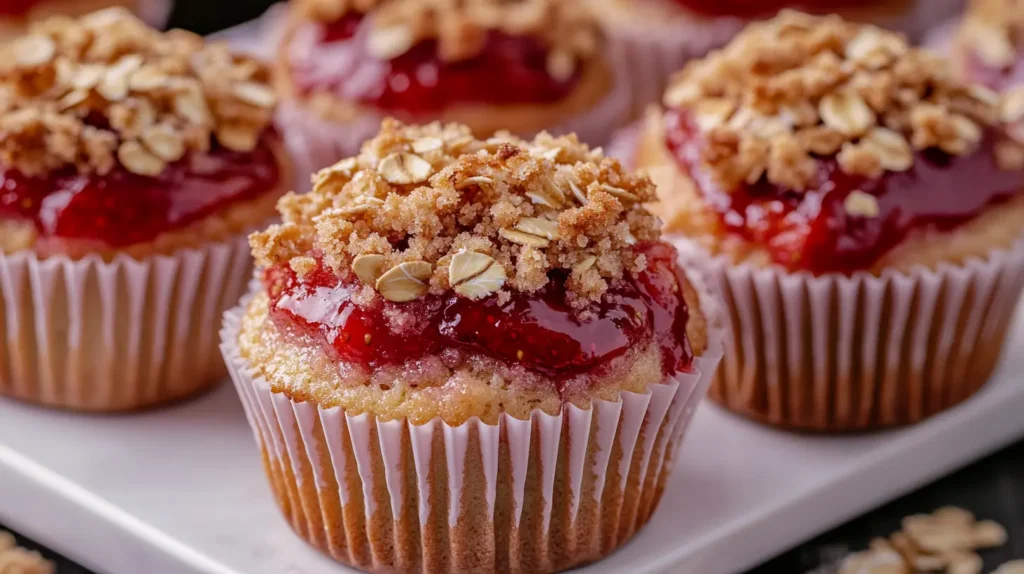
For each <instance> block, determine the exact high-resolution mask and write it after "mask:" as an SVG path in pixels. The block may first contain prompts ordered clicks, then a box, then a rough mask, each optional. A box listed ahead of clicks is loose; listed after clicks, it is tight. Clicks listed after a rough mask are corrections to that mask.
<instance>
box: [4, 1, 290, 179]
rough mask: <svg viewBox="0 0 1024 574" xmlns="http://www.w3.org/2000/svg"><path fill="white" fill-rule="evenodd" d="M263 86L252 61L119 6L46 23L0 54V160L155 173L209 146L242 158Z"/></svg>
mask: <svg viewBox="0 0 1024 574" xmlns="http://www.w3.org/2000/svg"><path fill="white" fill-rule="evenodd" d="M268 79H269V75H268V71H267V68H266V67H265V66H263V65H262V64H260V63H259V62H257V61H256V60H253V59H250V58H248V57H244V56H237V55H233V54H231V53H230V52H229V51H228V50H227V47H226V46H224V45H221V44H205V43H204V42H203V40H202V39H201V38H200V37H199V36H196V35H194V34H191V33H189V32H184V31H181V30H172V31H170V32H166V33H161V32H158V31H156V30H153V29H152V28H149V27H148V26H146V24H144V23H143V22H142V21H141V20H139V19H137V18H136V17H135V16H134V15H132V14H131V13H130V12H128V11H127V10H124V9H120V8H111V9H107V10H101V11H99V12H94V13H92V14H89V15H87V16H85V17H82V18H78V19H70V18H65V17H55V18H51V19H48V20H44V21H41V22H38V23H36V24H33V25H32V26H31V28H30V29H29V33H28V35H26V36H23V37H21V38H17V39H15V40H12V41H10V42H8V43H6V44H5V45H3V46H2V47H0V162H2V164H3V165H4V166H8V167H13V168H15V169H17V170H18V171H21V172H22V173H24V174H26V175H32V176H37V175H43V174H45V173H47V172H49V171H53V170H58V169H61V168H64V167H67V166H75V167H76V168H77V169H78V170H80V171H88V172H95V173H100V174H104V173H107V172H109V171H110V170H111V169H112V168H113V167H114V166H115V165H116V164H117V163H120V164H121V165H123V166H124V167H125V168H126V169H128V170H129V171H132V172H134V173H138V174H141V175H148V176H154V175H158V174H159V173H160V172H161V171H163V168H164V167H165V166H166V165H167V164H168V163H170V162H173V161H177V160H179V159H181V158H182V157H184V155H185V154H186V153H187V152H190V151H191V152H199V153H202V152H205V151H207V150H208V149H209V148H210V146H211V142H212V141H213V140H214V139H215V140H216V141H217V142H218V143H219V144H220V145H223V146H225V147H227V148H229V149H232V150H235V151H251V150H252V149H253V148H254V147H255V146H256V144H257V141H258V139H259V137H260V135H261V134H262V133H263V132H264V131H265V130H266V128H267V127H268V126H269V125H270V121H271V119H272V114H273V107H274V105H275V103H276V96H275V95H274V92H273V91H272V90H271V88H270V86H269V85H268Z"/></svg>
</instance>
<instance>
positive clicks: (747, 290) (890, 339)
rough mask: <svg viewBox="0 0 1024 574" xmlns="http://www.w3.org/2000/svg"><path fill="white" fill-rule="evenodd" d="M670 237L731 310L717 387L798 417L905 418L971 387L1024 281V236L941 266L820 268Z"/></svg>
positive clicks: (818, 421) (892, 421) (827, 427)
mask: <svg viewBox="0 0 1024 574" xmlns="http://www.w3.org/2000/svg"><path fill="white" fill-rule="evenodd" d="M668 239H669V240H670V241H672V243H674V244H675V245H676V247H677V248H678V249H679V250H680V259H681V260H682V262H683V264H684V265H685V266H686V267H687V268H688V269H693V270H694V271H697V272H700V273H703V274H704V276H705V277H706V278H707V279H708V281H709V283H710V284H711V287H712V288H714V289H715V290H716V292H717V293H718V295H719V297H720V299H719V300H720V303H721V305H722V308H723V309H725V310H727V314H726V315H725V316H724V318H725V322H726V325H725V329H724V330H725V331H726V332H727V335H726V344H725V360H724V361H723V366H722V368H721V369H719V370H718V372H717V374H716V376H715V378H714V381H713V382H712V386H711V391H710V396H711V398H712V399H714V400H715V401H716V402H718V403H719V404H722V405H724V406H726V407H727V408H729V409H731V410H733V411H736V412H739V413H741V414H745V415H747V416H750V417H752V418H755V419H758V420H760V421H763V422H766V423H770V424H773V425H777V426H783V427H789V428H794V429H803V430H812V431H858V430H867V429H874V428H880V427H889V426H895V425H905V424H910V423H914V422H918V421H920V420H922V419H924V418H926V417H928V416H931V415H933V414H936V413H938V412H940V411H942V410H944V409H947V408H949V407H951V406H953V405H955V404H957V403H959V402H961V401H963V400H965V399H967V398H968V397H970V396H971V395H972V394H973V393H974V392H976V391H977V390H978V389H979V388H981V386H982V385H983V384H984V383H985V382H986V380H987V379H988V377H989V375H990V374H991V372H992V370H993V369H994V367H995V365H996V363H997V362H998V359H999V355H1000V351H1001V348H1002V343H1003V339H1004V336H1005V335H1006V331H1007V328H1008V327H1009V324H1010V321H1011V319H1012V317H1013V315H1014V308H1015V306H1016V304H1017V301H1018V299H1019V297H1020V292H1021V289H1022V286H1024V240H1022V241H1019V242H1018V243H1016V244H1015V245H1014V246H1013V247H1012V248H1010V249H1008V250H1003V251H995V252H993V253H992V254H991V255H990V256H989V257H987V258H985V259H977V258H976V259H972V260H969V261H968V262H967V263H965V264H964V265H961V266H956V265H952V264H943V265H941V266H939V268H938V269H936V270H934V271H933V270H928V269H926V268H917V269H914V270H913V271H912V272H909V273H901V272H897V271H886V272H884V273H883V274H882V275H881V276H877V277H876V276H873V275H870V274H867V273H864V272H860V273H856V274H854V275H852V276H850V277H846V276H843V275H840V274H828V275H823V276H819V277H815V276H813V275H810V274H809V273H806V272H799V273H788V272H786V271H785V270H782V269H779V268H756V267H752V266H750V265H732V264H730V263H728V262H727V260H726V259H725V258H723V257H711V256H709V255H707V254H706V253H704V252H702V251H701V249H700V248H699V247H696V246H695V245H694V244H692V243H691V242H689V241H687V240H686V239H681V238H679V237H675V238H673V237H669V238H668Z"/></svg>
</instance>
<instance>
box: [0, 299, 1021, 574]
mask: <svg viewBox="0 0 1024 574" xmlns="http://www.w3.org/2000/svg"><path fill="white" fill-rule="evenodd" d="M1009 345H1010V346H1009V348H1008V351H1007V352H1006V353H1005V359H1004V361H1003V365H1002V367H1001V368H1000V369H999V371H998V372H997V374H996V375H995V377H994V378H993V380H992V382H991V383H990V384H989V385H988V386H987V387H986V388H985V390H984V391H983V392H982V393H981V394H980V395H979V396H977V397H975V398H974V399H972V400H970V401H969V402H967V403H966V404H964V405H961V406H960V407H958V408H956V409H954V410H952V411H950V412H948V413H946V414H944V415H941V416H938V417H936V418H934V419H931V420H929V421H927V422H926V423H924V424H921V425H919V426H917V427H914V428H911V429H906V430H902V431H894V432H887V433H880V434H870V435H863V436H855V437H841V438H826V437H807V436H799V435H793V434H788V433H784V432H776V431H771V430H768V429H766V428H764V427H761V426H758V425H756V424H753V423H749V422H746V421H743V420H740V419H738V418H735V417H733V416H731V415H728V414H725V413H723V412H721V411H720V410H718V409H716V408H714V407H712V406H710V405H705V406H704V407H702V409H701V410H700V412H699V413H698V415H697V420H696V421H695V423H694V426H693V430H692V432H691V433H690V436H689V438H688V439H687V440H688V442H687V443H686V445H685V446H684V455H683V456H682V457H681V459H680V468H679V469H677V471H676V473H675V474H674V475H673V477H672V479H671V481H670V484H669V486H668V488H667V490H666V491H665V496H664V499H663V501H662V504H661V507H660V508H659V509H658V511H657V512H656V514H655V515H654V518H653V520H652V522H651V523H650V524H649V525H648V526H647V528H646V529H644V530H643V531H642V532H641V533H640V534H639V535H638V536H637V538H635V539H634V541H633V542H631V543H630V544H629V545H627V546H626V547H625V548H623V549H622V550H621V551H619V552H618V553H616V554H614V555H613V556H611V557H610V558H608V559H606V560H604V561H603V562H600V563H598V564H595V565H593V566H590V567H588V568H584V569H582V570H580V571H579V572H584V573H588V574H590V573H594V574H596V573H619V572H630V573H636V574H641V573H654V572H675V573H680V572H685V573H691V572H692V573H700V574H728V573H731V572H739V571H743V570H745V569H747V568H749V567H752V566H754V565H756V564H758V563H760V562H762V561H764V560H766V559H768V558H770V557H772V556H773V555H775V554H778V553H779V552H782V551H784V550H786V549H787V548H789V547H791V546H793V545H795V544H797V543H799V542H801V541H803V540H805V539H807V538H809V537H811V536H813V535H814V534H816V533H818V532H821V531H823V530H825V529H828V528H829V527H831V526H833V525H836V524H838V523H841V522H843V521H845V520H846V519H848V518H850V517H853V516H855V515H857V514H860V513H863V512H864V511H867V510H868V509H870V508H872V507H874V506H877V505H879V504H881V503H883V502H885V501H887V500H889V499H891V498H893V497H896V496H898V495H900V494H901V493H904V492H907V491H909V490H911V489H913V488H915V487H917V486H919V485H921V484H924V483H926V482H929V481H931V480H933V479H934V478H936V477H938V476H940V475H942V474H945V473H947V472H949V471H951V470H953V469H955V468H957V467H959V466H962V465H964V464H966V463H968V462H970V461H972V460H974V459H977V458H979V457H981V456H983V455H985V454H986V453H988V452H991V451H993V450H996V449H998V448H999V447H1001V446H1003V445H1005V444H1007V443H1009V442H1011V441H1013V440H1015V439H1016V438H1018V437H1020V436H1022V435H1024V416H1021V413H1022V412H1024V381H1022V373H1024V352H1022V351H1024V314H1021V313H1019V314H1018V317H1017V321H1016V323H1015V327H1014V334H1013V337H1012V338H1011V341H1010V343H1009ZM0 522H2V523H5V524H8V525H9V526H10V527H12V528H15V529H17V530H20V531H22V532H24V533H25V534H26V535H28V536H30V537H32V538H35V539H38V540H39V541H40V542H42V543H44V544H46V545H48V546H51V547H53V548H54V549H55V550H57V551H59V552H61V553H64V554H66V555H67V556H69V557H71V558H73V559H75V560H77V561H80V562H81V563H83V564H85V565H87V566H89V567H91V568H93V569H95V570H97V571H100V572H107V573H110V574H139V573H143V572H145V573H147V574H177V573H179V572H180V573H188V574H192V573H195V574H200V573H201V574H214V573H217V574H221V573H223V574H227V573H231V574H321V573H334V572H348V571H349V570H347V569H345V568H342V567H340V566H336V565H334V564H333V563H331V562H329V561H328V560H326V559H324V558H321V557H320V556H319V555H318V554H317V553H316V552H314V551H313V550H311V549H310V548H308V547H307V546H305V544H304V543H302V542H301V541H300V540H299V539H298V538H296V537H295V536H293V535H292V533H291V531H290V530H289V529H288V527H287V526H286V525H285V523H284V521H283V520H282V519H281V518H280V517H279V516H278V512H277V510H276V508H275V507H274V503H273V501H272V499H271V495H270V492H269V490H268V488H267V486H266V484H265V480H264V476H263V471H262V467H261V464H260V462H259V458H258V455H257V451H256V448H255V443H254V441H253V437H252V435H251V433H250V431H249V428H248V426H247V425H246V422H245V417H244V415H243V413H242V410H241V407H240V405H239V403H238V401H237V399H236V397H235V395H234V392H233V390H232V389H231V388H230V387H229V385H227V384H225V385H223V386H222V387H221V388H220V389H218V390H217V391H216V392H214V393H213V394H210V395H207V396H206V397H203V398H201V399H199V400H197V401H194V402H191V403H187V404H183V405H179V406H176V407H173V408H170V409H167V410H162V411H157V412H152V413H147V414H139V415H131V416H118V417H112V418H110V417H106V418H104V417H96V416H86V415H74V414H68V413H59V412H50V411H46V410H42V409H38V408H34V407H30V406H26V405H22V404H15V403H10V402H0Z"/></svg>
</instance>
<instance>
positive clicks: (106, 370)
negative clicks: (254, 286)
mask: <svg viewBox="0 0 1024 574" xmlns="http://www.w3.org/2000/svg"><path fill="white" fill-rule="evenodd" d="M251 270H252V267H251V263H250V258H249V248H248V244H247V242H246V239H245V238H244V237H238V238H235V239H232V240H230V241H225V242H221V243H211V244H208V245H206V246H203V247H202V248H198V249H186V250H182V251H179V252H177V253H175V254H173V255H167V256H165V255H157V256H151V257H147V258H145V259H142V260H137V259H133V258H131V257H128V256H126V255H119V256H117V257H116V258H114V259H113V260H112V261H110V262H105V261H103V260H102V259H101V258H99V257H98V256H89V257H86V258H84V259H79V260H73V259H71V258H68V257H64V256H54V257H48V258H45V259H40V258H38V257H37V256H36V255H35V254H33V253H27V252H23V253H15V254H9V255H4V254H0V296H2V298H0V324H2V326H3V328H2V330H0V395H6V396H10V397H15V398H18V399H22V400H26V401H31V402H34V403H40V404H44V405H47V406H52V407H59V408H66V409H75V410H89V411H123V410H132V409H137V408H143V407H147V406H152V405H156V404H158V403H162V402H165V401H171V400H175V399H180V398H183V397H186V396H188V395H190V394H193V393H195V392H197V391H200V390H202V389H204V388H207V387H209V386H211V385H212V384H213V383H215V382H216V381H217V380H218V379H220V378H221V377H222V376H223V373H224V368H223V366H222V362H221V358H220V357H219V356H218V355H217V350H216V345H217V327H218V324H219V319H220V317H221V315H222V313H223V312H224V310H225V309H226V308H227V307H228V306H230V305H233V304H235V302H236V301H237V300H238V297H240V296H241V295H242V294H243V293H244V292H245V290H246V286H247V283H248V279H249V278H250V277H251Z"/></svg>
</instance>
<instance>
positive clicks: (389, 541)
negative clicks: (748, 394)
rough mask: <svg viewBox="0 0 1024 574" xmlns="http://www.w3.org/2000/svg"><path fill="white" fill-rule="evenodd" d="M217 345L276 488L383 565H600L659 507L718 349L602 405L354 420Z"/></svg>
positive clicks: (227, 325)
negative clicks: (291, 392) (284, 389)
mask: <svg viewBox="0 0 1024 574" xmlns="http://www.w3.org/2000/svg"><path fill="white" fill-rule="evenodd" d="M242 314H243V308H236V309H234V310H232V311H229V312H228V313H227V314H226V315H225V320H224V328H223V330H222V331H221V341H222V342H221V351H222V352H223V354H224V357H225V360H226V362H227V364H228V367H229V371H230V373H231V378H232V380H233V381H234V383H235V385H236V387H237V390H238V393H239V395H240V397H241V399H242V404H243V405H244V407H245V412H246V416H247V417H248V420H249V424H250V425H251V426H252V429H253V432H254V434H255V437H256V441H257V443H258V445H259V446H260V448H261V450H262V453H263V461H264V465H265V468H266V471H267V473H268V478H269V480H270V484H271V487H272V490H273V492H274V494H275V497H276V499H277V503H278V505H279V506H280V508H281V510H282V512H283V514H284V515H285V517H286V519H287V520H288V521H289V523H290V524H291V526H292V527H293V529H294V530H295V531H296V532H297V533H298V534H299V535H300V536H301V537H302V538H304V539H305V540H306V541H307V542H309V543H311V544H312V545H313V546H315V547H317V548H319V549H320V550H321V551H323V552H325V553H327V554H329V555H331V556H333V557H334V558H335V559H337V560H339V561H341V562H344V563H347V564H350V565H353V566H357V567H359V568H363V569H367V570H372V571H387V572H393V571H394V572H453V571H465V572H469V571H472V572H497V571H501V572H531V573H532V572H547V571H554V570H560V569H564V568H568V567H570V566H572V565H576V564H581V563H585V562H589V561H593V560H596V559H598V558H600V557H601V556H603V555H605V554H607V553H608V552H610V551H611V550H612V549H614V548H615V547H617V546H619V545H620V544H622V543H623V542H624V541H625V540H627V539H628V538H629V537H630V536H632V535H633V534H634V533H635V532H636V531H637V529H638V528H639V527H640V526H642V525H643V524H644V523H646V521H647V520H648V518H649V517H650V515H651V513H652V512H653V511H654V508H655V507H656V505H657V503H658V500H659V499H660V497H661V493H662V489H663V488H664V486H665V482H666V480H667V478H668V475H669V473H670V472H671V470H672V469H673V467H674V466H675V456H676V453H677V450H678V447H679V445H680V443H681V441H682V439H683V436H684V434H685V431H686V428H687V426H688V425H689V423H690V421H691V420H692V416H693V413H694V409H695V408H696V406H697V404H698V403H699V401H700V399H701V398H702V397H703V395H704V394H705V391H706V388H707V384H708V382H709V381H710V378H711V373H712V372H713V371H714V369H715V367H716V365H717V363H718V360H719V359H720V357H721V352H720V351H718V352H717V354H715V355H707V356H705V357H699V358H697V359H696V361H695V363H694V372H693V373H679V374H677V375H676V376H675V377H670V378H669V379H667V380H665V381H664V382H662V383H659V384H654V385H651V386H650V388H649V390H648V392H647V393H645V394H635V393H628V392H623V393H622V394H621V395H620V399H619V400H618V401H617V402H609V401H594V404H593V406H592V407H591V408H588V409H581V408H577V407H576V406H573V405H567V406H565V407H564V408H563V410H562V412H561V413H559V414H557V415H548V414H546V413H544V412H542V411H540V410H535V411H533V412H532V413H531V416H530V418H529V419H528V420H519V419H516V418H513V417H510V416H507V415H506V414H504V413H503V414H501V416H500V420H499V423H498V424H497V425H491V424H485V423H483V422H481V421H480V420H479V419H477V418H475V417H474V418H472V419H470V420H469V421H468V422H466V423H465V424H463V425H460V426H451V425H448V424H446V423H444V422H443V421H441V420H440V419H434V420H431V421H430V422H428V423H426V424H423V425H418V426H417V425H413V424H411V423H408V422H407V421H405V420H395V421H386V422H385V421H381V420H377V419H375V418H374V417H372V416H370V415H368V414H361V415H352V414H349V413H347V412H345V410H344V409H342V408H340V407H335V408H323V407H318V406H317V405H316V404H314V403H311V402H296V401H293V400H291V399H289V398H288V397H287V396H286V395H284V394H283V393H276V392H274V391H272V390H271V387H270V384H269V383H268V382H267V381H266V380H265V379H263V378H262V377H260V376H258V373H257V372H256V371H255V370H254V369H253V368H252V366H251V365H250V364H249V363H248V362H247V361H246V359H244V358H243V357H242V356H241V355H240V352H239V349H238V346H237V340H238V333H239V325H240V320H241V317H242Z"/></svg>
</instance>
